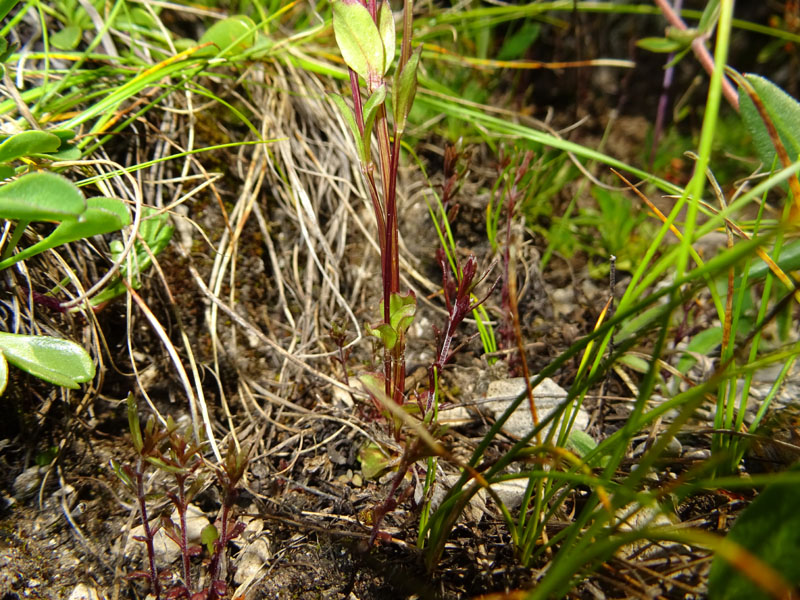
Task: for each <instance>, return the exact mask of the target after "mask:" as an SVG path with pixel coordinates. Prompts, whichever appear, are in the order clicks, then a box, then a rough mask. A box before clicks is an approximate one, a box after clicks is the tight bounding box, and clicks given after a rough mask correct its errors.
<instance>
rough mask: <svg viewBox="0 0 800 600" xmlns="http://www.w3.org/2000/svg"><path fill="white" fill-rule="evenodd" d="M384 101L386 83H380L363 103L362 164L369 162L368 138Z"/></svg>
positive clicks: (369, 145)
mask: <svg viewBox="0 0 800 600" xmlns="http://www.w3.org/2000/svg"><path fill="white" fill-rule="evenodd" d="M385 101H386V84H383V83H382V84H381V85H379V86H378V89H376V90H375V91H374V92H373V93H372V95H371V96H370V97H369V99H368V100H367V101H366V102H365V103H364V107H363V114H364V140H363V144H362V145H363V148H364V159H363V162H364V164H367V163H369V162H370V147H371V144H370V138H371V137H372V126H373V125H374V124H375V117H376V115H377V114H378V108H380V107H381V106H382V105H383V103H384V102H385Z"/></svg>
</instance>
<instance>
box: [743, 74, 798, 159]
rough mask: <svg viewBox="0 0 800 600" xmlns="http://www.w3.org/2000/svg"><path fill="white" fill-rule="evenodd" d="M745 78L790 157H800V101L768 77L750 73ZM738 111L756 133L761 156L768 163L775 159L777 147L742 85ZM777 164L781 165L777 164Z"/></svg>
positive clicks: (746, 125)
mask: <svg viewBox="0 0 800 600" xmlns="http://www.w3.org/2000/svg"><path fill="white" fill-rule="evenodd" d="M744 77H745V79H747V81H748V82H749V83H750V85H751V86H753V89H754V90H755V92H756V95H757V96H758V98H759V99H760V100H761V103H762V104H763V105H764V108H765V109H766V111H767V114H768V115H769V118H770V120H771V121H772V123H773V125H774V126H775V129H776V130H777V131H778V135H779V137H780V139H781V142H782V143H783V146H784V147H785V148H786V151H787V152H788V154H789V158H790V159H791V160H797V158H798V156H800V103H798V102H797V100H795V99H794V98H792V97H791V96H790V95H789V94H787V93H786V92H784V91H783V90H782V89H781V88H779V87H778V86H777V85H775V84H774V83H772V82H771V81H770V80H769V79H765V78H764V77H761V76H759V75H753V74H747V75H745V76H744ZM739 114H740V115H741V117H742V121H743V122H744V125H745V127H746V128H747V130H748V131H749V132H750V135H752V136H753V142H754V143H755V146H756V150H757V151H758V156H759V158H760V159H761V161H762V162H763V163H764V165H765V166H767V167H770V166H771V165H772V164H773V163H774V162H775V146H774V144H773V142H772V138H770V136H769V132H768V131H767V127H766V125H764V121H763V120H762V118H761V115H760V114H759V112H758V109H757V108H756V106H755V104H753V101H752V100H751V99H750V96H749V95H748V94H747V91H746V90H744V88H742V87H741V86H740V87H739ZM778 166H779V167H780V166H782V165H780V164H778Z"/></svg>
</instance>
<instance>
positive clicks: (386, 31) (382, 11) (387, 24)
mask: <svg viewBox="0 0 800 600" xmlns="http://www.w3.org/2000/svg"><path fill="white" fill-rule="evenodd" d="M378 32H379V33H380V35H381V40H383V73H382V74H383V75H386V73H388V72H389V69H390V68H391V66H392V62H394V55H395V52H396V50H397V46H396V42H395V28H394V15H393V14H392V7H391V6H390V5H389V3H388V2H387V1H386V0H383V2H382V3H381V7H380V8H379V9H378Z"/></svg>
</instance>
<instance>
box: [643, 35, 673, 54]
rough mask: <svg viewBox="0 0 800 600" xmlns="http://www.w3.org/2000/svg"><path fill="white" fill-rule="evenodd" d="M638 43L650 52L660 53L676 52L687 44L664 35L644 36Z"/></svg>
mask: <svg viewBox="0 0 800 600" xmlns="http://www.w3.org/2000/svg"><path fill="white" fill-rule="evenodd" d="M636 45H637V46H638V47H639V48H641V49H643V50H647V51H648V52H659V53H661V52H663V53H670V52H676V51H677V50H680V49H681V48H683V47H685V44H682V43H680V42H679V41H677V40H671V39H668V38H662V37H647V38H642V39H640V40H639V41H637V42H636Z"/></svg>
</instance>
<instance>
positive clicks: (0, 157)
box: [0, 131, 61, 163]
mask: <svg viewBox="0 0 800 600" xmlns="http://www.w3.org/2000/svg"><path fill="white" fill-rule="evenodd" d="M59 146H61V138H59V137H58V136H57V135H54V134H52V133H48V132H47V131H22V132H20V133H15V134H14V135H12V136H11V137H9V138H8V139H6V140H4V141H3V143H2V144H0V163H7V162H11V161H12V160H16V159H18V158H20V157H22V156H32V155H34V154H48V153H50V152H55V151H56V150H58V147H59Z"/></svg>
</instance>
